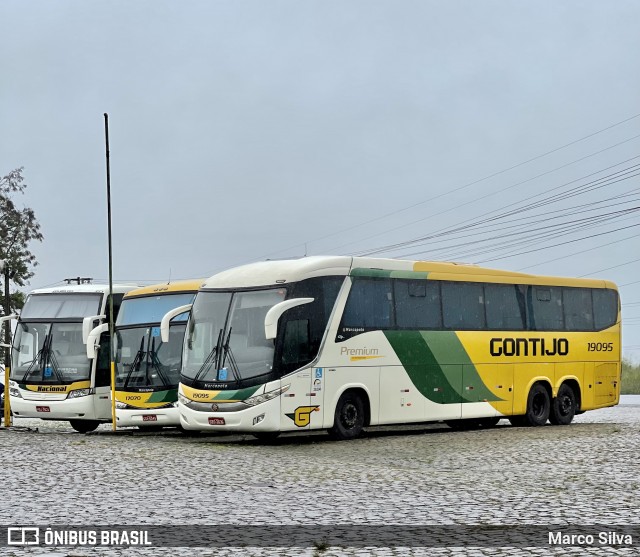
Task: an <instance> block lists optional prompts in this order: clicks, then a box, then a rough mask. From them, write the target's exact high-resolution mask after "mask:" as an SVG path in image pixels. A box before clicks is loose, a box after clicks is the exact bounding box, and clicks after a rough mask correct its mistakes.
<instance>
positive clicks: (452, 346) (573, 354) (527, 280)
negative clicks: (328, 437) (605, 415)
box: [163, 256, 621, 439]
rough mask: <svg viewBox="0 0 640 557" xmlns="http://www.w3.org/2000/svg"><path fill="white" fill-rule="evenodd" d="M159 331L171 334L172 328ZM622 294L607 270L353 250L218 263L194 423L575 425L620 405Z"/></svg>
mask: <svg viewBox="0 0 640 557" xmlns="http://www.w3.org/2000/svg"><path fill="white" fill-rule="evenodd" d="M163 334H166V332H165V333H163ZM620 360H621V346H620V303H619V297H618V292H617V289H616V287H615V285H614V284H613V283H611V282H608V281H605V280H591V279H574V278H558V277H547V276H535V275H528V274H522V273H514V272H508V271H501V270H495V269H488V268H482V267H478V266H474V265H463V264H455V263H442V262H426V261H403V260H393V259H375V258H359V257H339V256H336V257H320V256H318V257H305V258H302V259H297V260H287V261H265V262H260V263H254V264H250V265H245V266H242V267H238V268H235V269H230V270H228V271H225V272H222V273H219V274H217V275H215V276H213V277H211V278H209V279H208V280H207V281H205V282H204V284H203V285H202V287H201V288H200V290H199V291H198V294H197V296H196V298H195V301H194V303H193V306H192V309H191V313H190V317H189V323H188V326H187V332H186V334H185V344H184V350H183V359H182V371H181V379H180V387H179V394H178V409H179V413H180V421H181V424H182V427H183V428H185V429H189V430H213V431H227V432H233V431H236V432H248V433H252V434H254V435H256V436H257V437H269V436H274V435H277V434H278V433H279V432H282V431H300V430H315V429H327V430H329V431H330V432H331V433H332V434H333V435H334V436H335V437H336V438H339V439H349V438H353V437H357V436H358V435H359V434H360V433H361V431H362V429H363V428H364V427H367V426H373V425H380V424H405V423H418V422H445V423H447V424H449V425H451V426H452V427H459V426H464V427H488V426H492V425H495V424H496V423H497V422H498V421H499V420H500V419H501V418H508V419H509V420H510V421H511V423H513V424H514V425H523V426H525V425H526V426H541V425H544V424H545V423H547V422H548V421H549V422H551V424H558V425H566V424H569V423H570V422H571V421H572V420H573V417H574V415H575V414H577V413H582V412H584V411H586V410H592V409H596V408H603V407H607V406H612V405H615V404H617V403H618V401H619V395H620V369H621V366H620Z"/></svg>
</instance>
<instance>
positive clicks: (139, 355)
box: [123, 336, 145, 389]
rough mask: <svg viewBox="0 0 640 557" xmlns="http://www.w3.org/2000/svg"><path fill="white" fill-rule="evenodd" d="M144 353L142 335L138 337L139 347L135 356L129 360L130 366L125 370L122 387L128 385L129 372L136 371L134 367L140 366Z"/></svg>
mask: <svg viewBox="0 0 640 557" xmlns="http://www.w3.org/2000/svg"><path fill="white" fill-rule="evenodd" d="M144 355H145V351H144V336H143V337H142V338H141V339H140V348H139V349H138V351H137V352H136V355H135V357H134V358H133V361H132V362H131V367H130V368H129V371H128V372H127V376H126V377H125V379H124V383H123V387H124V388H125V389H126V388H127V386H128V385H129V379H131V374H132V373H133V372H134V371H137V369H136V368H140V364H141V362H142V357H143V356H144Z"/></svg>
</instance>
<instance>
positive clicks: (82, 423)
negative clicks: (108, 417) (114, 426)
mask: <svg viewBox="0 0 640 557" xmlns="http://www.w3.org/2000/svg"><path fill="white" fill-rule="evenodd" d="M69 424H71V427H72V428H73V429H75V430H76V431H77V432H79V433H89V432H90V431H94V430H95V429H97V427H98V426H99V425H100V422H99V421H97V420H69Z"/></svg>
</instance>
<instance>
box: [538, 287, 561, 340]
mask: <svg viewBox="0 0 640 557" xmlns="http://www.w3.org/2000/svg"><path fill="white" fill-rule="evenodd" d="M529 295H530V298H529V303H530V307H529V309H530V315H529V319H530V323H529V326H530V327H531V330H533V331H564V329H565V327H564V312H563V309H562V289H561V288H559V287H556V286H530V287H529Z"/></svg>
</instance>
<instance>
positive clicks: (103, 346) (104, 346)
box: [96, 333, 111, 387]
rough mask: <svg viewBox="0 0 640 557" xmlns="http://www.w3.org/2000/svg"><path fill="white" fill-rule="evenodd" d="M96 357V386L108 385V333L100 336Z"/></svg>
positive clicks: (109, 378) (109, 342)
mask: <svg viewBox="0 0 640 557" xmlns="http://www.w3.org/2000/svg"><path fill="white" fill-rule="evenodd" d="M96 358H97V360H96V387H108V386H109V385H111V341H110V340H109V334H108V333H105V334H103V335H102V336H101V337H100V348H99V349H98V354H97V356H96Z"/></svg>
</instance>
